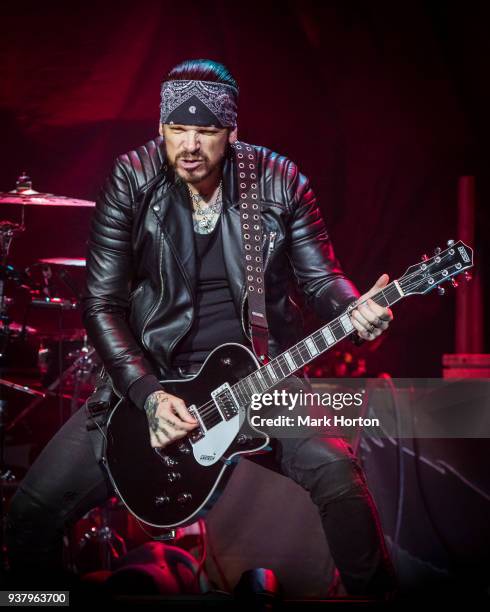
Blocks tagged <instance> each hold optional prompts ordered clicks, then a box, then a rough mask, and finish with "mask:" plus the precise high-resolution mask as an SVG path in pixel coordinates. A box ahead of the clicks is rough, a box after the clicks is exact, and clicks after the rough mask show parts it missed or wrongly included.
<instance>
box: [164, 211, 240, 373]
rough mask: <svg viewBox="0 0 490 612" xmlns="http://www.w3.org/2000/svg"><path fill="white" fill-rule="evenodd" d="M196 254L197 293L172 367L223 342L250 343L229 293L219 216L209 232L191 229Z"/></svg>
mask: <svg viewBox="0 0 490 612" xmlns="http://www.w3.org/2000/svg"><path fill="white" fill-rule="evenodd" d="M194 238H195V248H196V253H197V283H198V285H197V293H196V297H197V299H196V305H195V315H194V322H193V324H192V327H191V329H190V330H189V331H188V332H187V334H186V335H185V336H184V337H183V338H182V339H181V340H180V341H179V343H178V344H177V346H176V347H175V350H174V353H173V366H174V367H175V366H179V365H180V366H181V365H185V364H189V363H202V362H203V361H204V360H205V359H206V357H207V355H208V353H209V352H210V351H211V350H212V349H214V348H216V347H217V346H219V345H220V344H224V343H225V342H238V343H240V344H245V345H246V346H250V342H249V340H248V338H246V336H245V335H244V334H243V331H242V326H241V322H240V319H239V317H238V315H237V312H236V308H235V305H234V303H233V298H232V296H231V292H230V287H229V284H228V279H227V276H226V269H225V264H224V254H223V241H222V237H221V215H220V217H219V219H218V221H217V223H216V226H215V227H214V229H213V231H212V232H211V233H209V234H198V233H197V232H194Z"/></svg>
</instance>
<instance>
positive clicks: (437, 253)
mask: <svg viewBox="0 0 490 612" xmlns="http://www.w3.org/2000/svg"><path fill="white" fill-rule="evenodd" d="M440 252H441V247H436V248H435V249H434V255H439V253H440Z"/></svg>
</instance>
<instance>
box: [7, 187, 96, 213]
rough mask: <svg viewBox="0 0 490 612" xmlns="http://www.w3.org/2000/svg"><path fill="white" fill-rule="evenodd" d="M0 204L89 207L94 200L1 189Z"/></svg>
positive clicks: (93, 203)
mask: <svg viewBox="0 0 490 612" xmlns="http://www.w3.org/2000/svg"><path fill="white" fill-rule="evenodd" d="M0 204H22V205H26V204H29V205H34V206H78V207H83V206H86V207H89V208H92V207H94V206H95V202H91V201H90V200H79V199H77V198H69V197H65V196H56V195H53V194H52V193H38V192H37V191H34V190H33V189H29V190H26V191H23V192H17V191H13V192H12V191H2V192H0Z"/></svg>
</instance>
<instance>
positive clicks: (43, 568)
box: [7, 404, 396, 597]
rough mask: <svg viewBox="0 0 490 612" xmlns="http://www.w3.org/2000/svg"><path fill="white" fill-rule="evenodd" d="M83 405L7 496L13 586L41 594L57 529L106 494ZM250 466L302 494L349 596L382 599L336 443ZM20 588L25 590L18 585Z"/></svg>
mask: <svg viewBox="0 0 490 612" xmlns="http://www.w3.org/2000/svg"><path fill="white" fill-rule="evenodd" d="M87 417H88V412H87V405H86V404H85V405H84V406H83V407H82V408H80V409H79V410H78V411H77V412H76V413H75V414H74V415H73V416H72V417H71V418H70V419H69V420H68V421H67V422H66V423H65V424H64V426H63V427H62V428H61V429H60V430H59V431H58V432H57V433H56V435H55V436H54V437H53V438H52V439H51V441H50V442H49V443H48V445H47V446H46V447H45V448H44V450H43V451H42V452H41V454H40V455H39V456H38V458H37V459H36V461H35V462H34V463H33V465H32V466H31V468H30V470H29V471H28V473H27V474H26V476H25V478H24V480H23V481H22V483H21V484H20V486H19V489H18V490H17V492H16V494H15V495H14V497H13V499H12V501H11V505H10V509H9V514H8V519H7V547H8V558H9V564H10V567H11V573H12V576H13V577H14V578H13V579H14V581H15V580H17V581H18V582H19V583H20V584H22V581H24V582H25V581H28V582H29V584H30V585H31V584H32V585H33V588H34V587H35V586H37V585H38V586H39V587H44V588H47V586H46V585H48V584H52V583H53V581H54V583H55V584H56V579H55V578H54V577H55V576H61V575H62V572H63V564H62V541H63V533H64V529H65V528H66V527H68V526H70V525H72V524H74V523H75V522H76V521H77V520H78V519H79V518H81V517H82V516H83V515H84V514H85V513H87V512H88V511H89V510H90V509H92V508H93V507H95V506H97V505H99V504H101V503H103V502H104V501H105V500H106V499H107V498H108V497H110V496H111V495H113V494H114V491H113V489H112V486H111V484H110V481H109V479H108V477H107V475H106V472H105V470H104V468H103V466H102V465H101V464H100V463H99V459H100V449H101V444H100V443H101V441H102V433H101V432H100V430H99V429H97V428H94V429H92V430H91V431H90V432H88V431H87ZM272 448H273V450H272V452H271V453H266V454H263V455H256V456H254V457H253V461H255V462H257V463H260V464H261V465H264V466H265V467H269V468H270V469H273V470H275V471H277V472H279V473H282V474H284V475H286V476H288V477H290V478H292V479H293V480H294V481H295V482H297V483H298V484H299V485H301V486H302V487H303V488H304V489H306V490H307V491H309V493H310V496H311V499H312V500H313V502H314V503H315V504H316V506H317V507H318V510H319V513H320V516H321V521H322V525H323V529H324V531H325V535H326V538H327V541H328V544H329V547H330V552H331V555H332V557H333V560H334V562H335V564H336V566H337V568H338V570H339V573H340V576H341V578H342V582H343V584H344V586H345V588H346V590H347V592H348V593H350V594H352V595H373V596H376V597H378V596H380V597H383V596H384V594H386V593H391V592H393V591H394V590H395V589H396V577H395V572H394V568H393V565H392V563H391V560H390V558H389V555H388V551H387V549H386V545H385V541H384V537H383V533H382V530H381V526H380V522H379V518H378V513H377V510H376V506H375V504H374V501H373V499H372V496H371V494H370V492H369V490H368V487H367V484H366V480H365V477H364V472H363V470H362V468H361V466H360V464H359V462H358V460H357V458H356V457H355V456H354V454H353V453H352V448H351V447H350V446H349V445H348V444H347V443H346V442H345V441H344V440H343V439H341V438H328V437H323V438H321V437H316V436H315V437H311V438H302V439H298V438H285V439H273V440H272ZM22 586H23V587H24V588H26V584H22Z"/></svg>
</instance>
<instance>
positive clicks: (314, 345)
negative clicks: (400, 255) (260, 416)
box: [232, 280, 404, 404]
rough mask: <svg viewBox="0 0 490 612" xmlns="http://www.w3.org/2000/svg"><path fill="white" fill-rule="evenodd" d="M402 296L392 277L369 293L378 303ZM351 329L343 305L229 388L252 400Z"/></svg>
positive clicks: (318, 354)
mask: <svg viewBox="0 0 490 612" xmlns="http://www.w3.org/2000/svg"><path fill="white" fill-rule="evenodd" d="M402 297H404V293H403V291H402V289H401V287H400V283H399V282H398V280H394V281H392V282H391V283H389V284H388V285H387V286H386V287H385V288H384V289H382V290H381V291H379V292H378V293H376V294H375V295H374V296H372V298H371V299H372V300H373V301H374V302H376V303H377V304H379V305H380V306H391V305H393V304H395V302H398V300H401V299H402ZM354 330H355V328H354V326H353V324H352V322H351V320H350V314H349V309H347V310H346V311H345V312H344V313H342V314H341V315H340V316H338V317H337V318H336V319H333V320H332V321H330V323H327V325H324V326H323V327H320V329H318V330H316V331H315V332H313V333H312V334H311V335H309V336H308V337H307V338H305V339H304V340H301V341H300V342H298V343H297V344H295V345H294V346H292V347H290V348H289V349H288V350H287V351H284V352H283V353H281V354H280V355H278V356H277V357H274V358H273V359H271V360H270V361H269V362H268V363H267V364H266V365H263V366H261V367H260V368H259V369H257V370H255V372H252V374H249V375H248V376H246V377H245V378H242V379H241V380H240V381H239V382H237V383H235V384H234V385H233V387H232V390H233V392H234V393H235V394H236V395H237V396H238V397H239V399H240V400H241V401H242V402H244V403H245V404H248V403H249V402H250V401H251V400H252V395H254V394H262V393H265V392H267V391H268V390H269V389H272V388H273V387H275V386H276V385H277V384H278V383H280V382H282V381H283V380H285V379H286V378H287V377H288V376H290V375H291V374H293V373H294V372H296V371H297V370H299V369H301V368H302V367H303V366H305V365H306V364H307V363H309V362H310V361H313V359H316V358H317V357H318V356H320V355H322V354H323V353H325V352H326V351H328V350H329V349H330V348H332V346H335V345H336V344H337V343H338V342H340V341H341V340H343V339H344V338H346V337H347V336H348V335H350V334H351V333H352V332H353V331H354Z"/></svg>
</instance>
